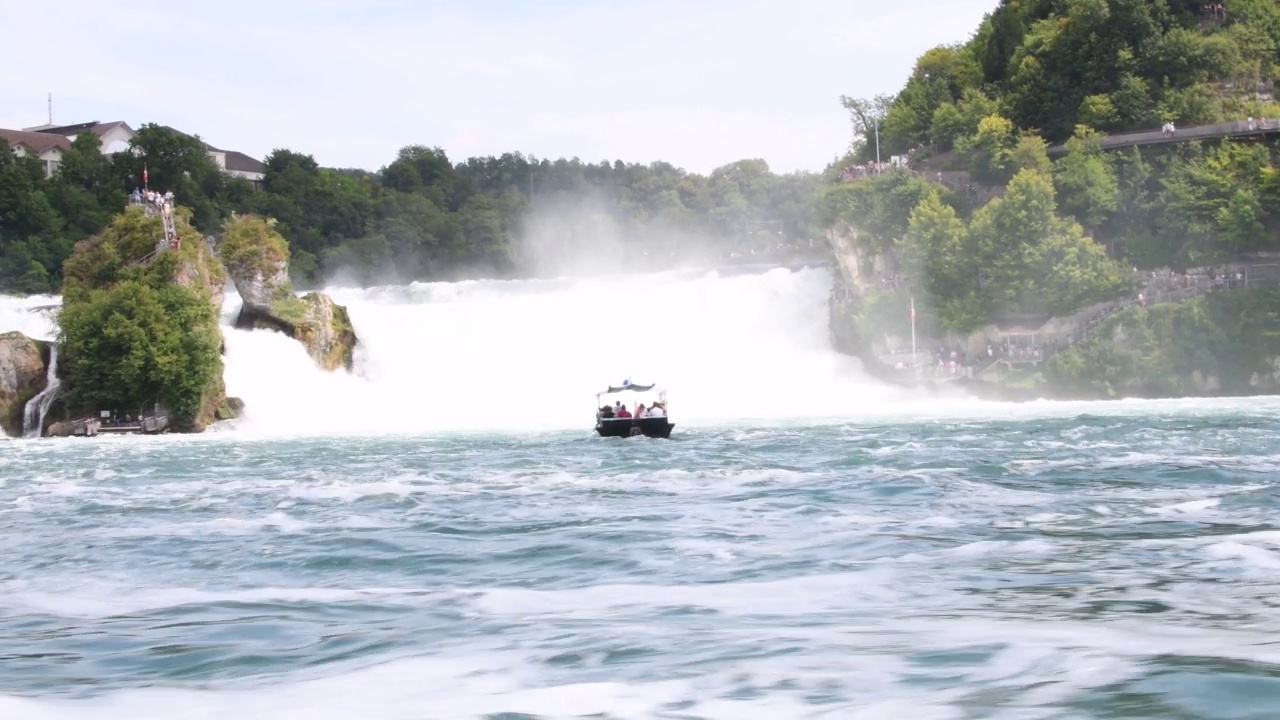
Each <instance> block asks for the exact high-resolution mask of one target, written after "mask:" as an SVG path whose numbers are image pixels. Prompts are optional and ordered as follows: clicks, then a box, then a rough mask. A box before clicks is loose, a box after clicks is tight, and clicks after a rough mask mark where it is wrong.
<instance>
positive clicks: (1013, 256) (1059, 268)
mask: <svg viewBox="0 0 1280 720" xmlns="http://www.w3.org/2000/svg"><path fill="white" fill-rule="evenodd" d="M860 185H864V186H866V187H867V188H869V189H868V190H865V191H861V192H858V191H846V192H845V193H844V194H845V195H846V196H848V197H853V198H858V199H859V200H860V202H861V204H850V205H849V206H848V207H847V209H846V212H848V213H849V215H848V217H849V219H850V222H851V223H853V224H855V225H856V227H857V231H858V235H859V238H860V239H861V238H862V237H863V236H864V235H867V236H869V238H870V239H871V240H872V241H875V242H877V243H879V245H878V246H877V247H876V249H877V250H878V251H879V252H882V253H889V254H891V255H892V256H893V257H895V258H896V259H897V261H898V265H899V267H900V268H903V269H904V270H905V271H906V274H907V276H908V278H909V280H910V283H911V285H912V287H913V288H915V289H916V290H918V291H922V292H920V295H921V296H922V297H926V298H928V299H929V300H930V302H931V303H932V305H933V306H934V307H936V309H937V322H938V324H939V326H940V327H941V328H942V329H944V330H946V331H948V332H953V333H968V332H971V331H972V330H974V329H976V328H977V327H979V326H981V325H983V324H985V323H987V322H990V320H991V319H992V318H993V317H995V316H996V315H998V314H1001V313H1018V314H1026V313H1048V314H1068V313H1070V312H1072V311H1074V310H1076V309H1079V308H1081V307H1083V306H1085V305H1087V304H1089V303H1092V302H1099V301H1102V300H1107V299H1111V298H1114V297H1118V296H1120V295H1122V294H1124V293H1127V292H1130V291H1131V290H1132V287H1133V282H1132V278H1131V275H1130V274H1129V273H1127V272H1125V269H1124V267H1123V266H1122V265H1120V264H1119V263H1117V262H1115V261H1114V260H1112V259H1111V258H1109V257H1107V254H1106V251H1105V250H1104V248H1103V247H1102V246H1101V245H1099V244H1098V243H1096V242H1094V241H1093V240H1092V239H1091V238H1089V237H1088V236H1087V235H1086V234H1085V232H1084V229H1083V228H1081V227H1080V225H1079V224H1077V223H1075V222H1072V221H1070V220H1068V219H1064V218H1062V217H1060V216H1059V215H1058V214H1057V205H1056V202H1055V200H1054V196H1055V191H1054V187H1053V181H1052V179H1051V178H1050V176H1049V175H1047V174H1046V173H1044V172H1042V171H1040V170H1036V169H1034V168H1027V169H1023V170H1020V171H1019V172H1018V173H1017V174H1016V175H1015V176H1014V178H1013V179H1012V180H1011V181H1010V183H1009V187H1008V190H1007V192H1006V193H1005V195H1004V196H1003V197H1000V198H997V199H995V200H992V201H991V202H990V203H988V204H987V205H985V206H984V207H982V208H981V209H979V210H978V211H977V212H975V213H974V215H973V217H972V218H971V219H970V220H969V222H968V223H966V222H965V221H964V220H963V219H962V218H961V217H960V216H959V214H958V213H957V212H956V210H955V209H954V208H953V207H952V206H951V205H949V204H947V203H946V202H944V200H943V198H942V196H941V195H940V194H939V193H938V192H937V190H936V189H934V188H932V187H929V186H928V185H925V188H924V194H923V196H922V197H921V198H920V200H919V201H918V202H916V203H915V205H914V208H913V209H912V210H911V211H910V214H909V216H908V218H909V219H908V223H907V227H906V228H905V232H901V233H900V234H893V235H888V234H887V233H897V232H898V228H896V227H894V225H893V223H892V220H893V218H894V216H892V215H890V216H889V217H886V218H883V219H875V220H874V222H869V221H868V220H866V219H864V218H867V217H874V216H869V215H868V214H867V210H868V209H871V208H875V207H876V206H875V202H876V200H877V199H881V198H884V197H885V196H887V193H886V192H885V191H884V190H880V191H878V192H877V191H875V190H874V189H870V188H872V185H871V183H860ZM868 228H872V229H868ZM876 228H879V229H876ZM864 249H866V248H865V247H864Z"/></svg>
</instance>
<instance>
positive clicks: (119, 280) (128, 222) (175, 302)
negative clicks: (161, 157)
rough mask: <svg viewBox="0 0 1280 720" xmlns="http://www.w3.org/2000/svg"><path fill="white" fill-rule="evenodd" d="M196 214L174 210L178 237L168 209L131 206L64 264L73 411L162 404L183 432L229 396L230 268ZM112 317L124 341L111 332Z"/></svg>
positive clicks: (135, 410)
mask: <svg viewBox="0 0 1280 720" xmlns="http://www.w3.org/2000/svg"><path fill="white" fill-rule="evenodd" d="M190 219H191V212H190V210H188V209H187V208H182V207H178V208H175V209H174V210H173V211H172V220H173V224H174V227H173V229H174V232H175V233H176V235H177V240H178V242H177V243H176V244H175V245H170V244H169V243H168V242H166V241H165V238H166V230H165V227H164V225H165V223H164V221H163V220H162V217H161V215H159V214H157V213H155V212H146V211H144V209H143V208H141V207H130V208H129V209H127V210H126V211H125V212H123V213H121V214H120V215H117V216H116V217H115V218H113V219H112V221H111V223H110V224H108V225H107V227H106V228H104V229H103V231H102V233H100V234H99V235H97V236H94V237H92V238H89V239H87V240H83V241H81V242H80V243H77V244H76V247H75V249H74V250H73V252H72V253H71V256H70V257H68V259H67V261H66V262H65V263H64V264H63V284H62V298H63V302H62V309H61V311H60V314H59V325H60V326H61V339H62V342H61V351H62V353H63V357H61V358H60V362H59V366H60V368H61V369H62V370H65V373H66V376H65V377H64V378H63V384H64V390H65V394H64V398H65V401H66V404H65V405H64V410H65V413H64V414H65V416H66V418H65V419H70V420H75V419H77V418H85V417H96V416H97V413H98V412H99V411H102V410H110V411H119V412H122V413H131V414H135V415H137V414H141V413H150V412H155V411H157V410H158V411H161V412H165V413H167V415H168V418H169V428H170V429H171V430H173V431H176V432H200V431H202V430H204V429H205V428H206V427H208V426H209V425H210V424H211V423H213V422H214V421H215V420H216V419H217V416H218V410H219V408H221V407H222V406H224V405H225V404H226V402H227V397H226V390H225V385H224V383H223V378H222V370H223V365H222V357H221V352H220V350H221V348H222V344H223V343H222V330H221V328H220V327H219V323H218V319H219V315H220V311H221V307H220V303H221V299H222V298H223V296H224V294H225V288H226V282H227V274H226V271H225V269H224V268H223V266H222V263H221V262H219V261H218V259H217V257H216V256H215V255H214V253H213V252H212V251H211V250H210V248H209V247H208V245H207V244H206V243H205V242H204V241H203V238H202V236H201V235H200V233H199V232H198V231H196V230H195V228H193V227H192V226H191V222H190ZM108 325H110V326H111V327H113V329H114V330H115V332H116V334H115V335H114V337H115V338H118V339H119V340H117V341H115V342H104V341H103V340H102V329H103V328H104V327H107V326H108ZM60 419H62V418H60ZM59 428H60V426H57V427H54V426H51V427H50V428H49V430H48V433H49V434H56V432H55V430H57V429H59Z"/></svg>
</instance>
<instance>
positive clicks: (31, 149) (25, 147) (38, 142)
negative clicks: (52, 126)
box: [0, 130, 71, 176]
mask: <svg viewBox="0 0 1280 720" xmlns="http://www.w3.org/2000/svg"><path fill="white" fill-rule="evenodd" d="M0 138H4V139H5V140H6V141H8V143H9V148H10V149H11V150H12V151H13V152H14V153H15V154H17V155H18V156H19V157H27V156H31V157H35V158H36V159H38V160H40V162H41V163H43V164H44V172H45V175H46V176H52V175H53V174H54V173H56V172H58V167H59V166H60V165H62V153H64V152H66V151H67V148H69V147H71V141H70V140H68V139H67V138H65V137H63V136H61V135H49V134H46V133H39V132H29V131H26V130H0Z"/></svg>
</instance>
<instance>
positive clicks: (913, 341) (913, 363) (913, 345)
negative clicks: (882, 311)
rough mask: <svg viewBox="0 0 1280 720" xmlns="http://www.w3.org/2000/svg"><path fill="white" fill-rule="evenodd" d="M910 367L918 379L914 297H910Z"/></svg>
mask: <svg viewBox="0 0 1280 720" xmlns="http://www.w3.org/2000/svg"><path fill="white" fill-rule="evenodd" d="M911 367H912V368H914V372H915V376H916V379H917V380H919V379H920V363H919V362H917V361H916V296H915V295H912V296H911Z"/></svg>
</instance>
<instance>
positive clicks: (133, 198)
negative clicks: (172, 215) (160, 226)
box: [129, 188, 173, 212]
mask: <svg viewBox="0 0 1280 720" xmlns="http://www.w3.org/2000/svg"><path fill="white" fill-rule="evenodd" d="M129 202H130V204H132V205H142V204H143V203H144V202H145V204H146V205H147V207H148V208H149V209H151V210H155V211H157V212H164V211H165V210H166V209H172V208H173V191H172V190H170V191H169V192H167V193H160V192H157V191H155V190H140V189H138V188H134V189H133V192H132V193H130V195H129Z"/></svg>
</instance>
